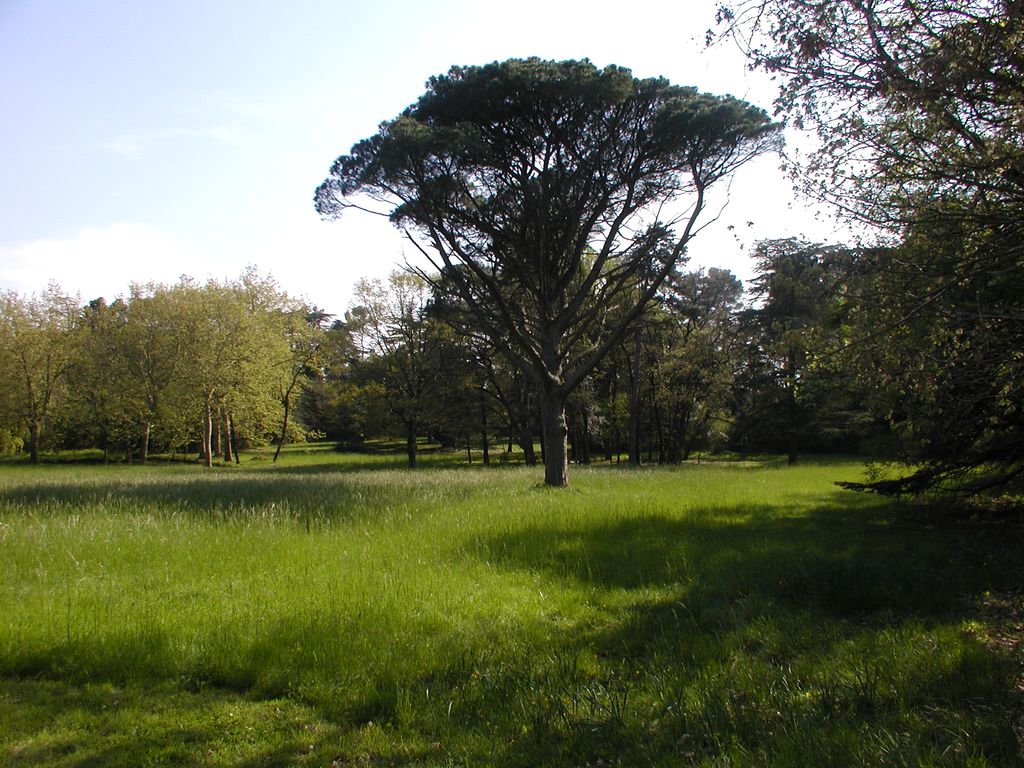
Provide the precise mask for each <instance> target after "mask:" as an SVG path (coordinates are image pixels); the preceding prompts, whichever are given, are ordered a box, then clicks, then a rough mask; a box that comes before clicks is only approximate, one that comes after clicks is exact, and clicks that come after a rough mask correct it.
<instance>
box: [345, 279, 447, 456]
mask: <svg viewBox="0 0 1024 768" xmlns="http://www.w3.org/2000/svg"><path fill="white" fill-rule="evenodd" d="M354 293H355V301H356V302H357V304H358V307H359V310H360V311H359V312H358V313H353V318H358V319H359V323H358V324H354V325H353V331H354V333H355V335H356V337H357V339H358V341H357V345H358V346H359V348H360V350H361V352H362V366H363V367H364V368H369V369H370V370H371V371H372V372H373V377H372V378H373V380H374V381H375V382H376V383H377V384H379V386H380V389H379V393H380V396H381V397H382V398H383V399H384V400H385V402H386V403H387V406H388V409H389V410H390V411H391V413H392V414H393V415H394V416H395V418H396V419H398V421H399V422H400V423H401V424H402V427H403V429H404V432H405V438H406V458H407V460H408V464H409V466H410V467H414V466H416V454H417V450H416V439H417V436H418V435H419V434H420V432H421V429H422V427H423V426H424V424H425V422H426V421H427V420H428V417H427V415H428V413H429V412H430V410H431V407H432V406H433V405H434V404H436V403H437V402H438V401H439V400H440V399H441V398H442V395H443V391H444V389H445V386H444V382H443V379H444V377H445V372H444V370H443V368H442V366H441V362H442V361H441V356H440V351H441V347H442V345H443V341H444V334H443V332H442V331H441V329H440V327H439V324H438V323H436V322H435V321H433V320H432V319H431V318H430V317H429V316H428V314H427V309H428V305H429V302H430V297H431V290H430V285H429V284H428V283H427V282H426V281H425V280H423V279H422V278H420V277H419V276H417V275H414V274H410V273H405V272H392V273H391V275H390V277H389V278H388V282H387V285H385V284H384V283H383V282H381V281H380V280H365V279H364V280H360V281H359V282H357V283H356V286H355V291H354Z"/></svg>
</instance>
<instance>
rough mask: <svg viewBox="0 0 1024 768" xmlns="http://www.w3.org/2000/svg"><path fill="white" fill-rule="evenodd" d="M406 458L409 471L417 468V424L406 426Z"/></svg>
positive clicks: (412, 423) (407, 424) (410, 423)
mask: <svg viewBox="0 0 1024 768" xmlns="http://www.w3.org/2000/svg"><path fill="white" fill-rule="evenodd" d="M405 456H406V461H407V463H408V465H409V469H413V468H415V466H416V422H406V424H405Z"/></svg>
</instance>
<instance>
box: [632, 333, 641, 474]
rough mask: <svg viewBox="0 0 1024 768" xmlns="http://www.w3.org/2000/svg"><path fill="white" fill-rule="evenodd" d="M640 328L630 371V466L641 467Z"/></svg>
mask: <svg viewBox="0 0 1024 768" xmlns="http://www.w3.org/2000/svg"><path fill="white" fill-rule="evenodd" d="M641 341H642V339H641V333H640V328H639V326H638V327H637V329H636V331H635V332H634V334H633V360H632V361H631V362H632V365H631V366H630V371H629V466H631V467H639V466H640V351H641Z"/></svg>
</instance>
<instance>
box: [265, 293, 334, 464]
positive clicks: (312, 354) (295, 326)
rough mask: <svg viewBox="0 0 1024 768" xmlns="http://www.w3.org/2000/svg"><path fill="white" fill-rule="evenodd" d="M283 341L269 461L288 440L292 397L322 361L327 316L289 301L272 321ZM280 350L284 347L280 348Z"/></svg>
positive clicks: (279, 451) (275, 459)
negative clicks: (278, 412) (277, 426)
mask: <svg viewBox="0 0 1024 768" xmlns="http://www.w3.org/2000/svg"><path fill="white" fill-rule="evenodd" d="M276 319H277V320H278V322H279V324H280V328H281V331H282V333H283V335H284V337H285V339H286V341H287V351H288V356H287V357H286V358H281V359H279V360H277V361H276V364H277V366H278V367H279V368H280V373H279V376H278V393H279V399H280V401H281V406H282V417H281V435H280V437H279V438H278V441H277V448H276V449H275V450H274V458H273V461H275V462H276V461H277V457H278V456H279V455H280V454H281V448H282V447H283V446H284V443H285V440H286V439H287V437H288V419H289V416H290V415H291V410H292V402H293V396H294V395H295V393H296V390H297V388H298V387H299V385H300V382H301V381H303V380H304V379H306V378H308V377H309V376H311V375H316V373H317V369H318V368H320V367H321V366H322V365H323V362H324V349H323V345H324V324H325V323H326V322H327V321H328V320H329V319H330V315H328V314H326V313H324V312H323V311H321V310H319V309H317V308H315V307H309V306H306V305H304V304H301V303H295V302H291V303H290V304H289V306H287V307H285V308H283V309H282V310H281V311H280V312H279V313H278V314H277V318H276ZM282 351H284V348H282Z"/></svg>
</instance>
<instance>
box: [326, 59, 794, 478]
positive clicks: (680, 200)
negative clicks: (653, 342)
mask: <svg viewBox="0 0 1024 768" xmlns="http://www.w3.org/2000/svg"><path fill="white" fill-rule="evenodd" d="M777 140H778V139H777V131H776V126H774V125H773V124H772V123H771V121H770V120H769V118H768V116H767V115H766V114H765V113H764V112H763V111H762V110H760V109H757V108H755V107H753V106H751V105H749V104H747V103H745V102H742V101H739V100H737V99H734V98H731V97H719V96H712V95H708V94H703V93H699V92H698V91H696V90H695V89H693V88H683V87H678V86H674V85H671V84H670V83H668V82H667V81H665V80H663V79H646V80H640V79H637V78H634V77H633V75H632V74H631V73H630V71H629V70H626V69H623V68H620V67H614V66H609V67H606V68H604V69H598V68H597V67H595V66H594V65H592V64H591V63H590V62H588V61H566V62H552V61H541V60H538V59H527V60H510V61H505V62H501V63H493V64H489V65H486V66H482V67H453V68H452V69H451V70H450V71H449V72H448V74H446V75H441V76H438V77H434V78H431V80H430V81H429V82H428V84H427V91H426V93H425V94H424V95H423V96H422V97H420V99H419V100H418V101H417V102H416V103H415V104H413V105H411V106H410V107H408V108H407V109H406V110H405V111H403V112H402V114H400V115H399V116H398V117H396V118H395V119H393V120H389V121H387V122H385V123H383V124H382V125H381V127H380V130H379V132H378V133H377V134H376V135H375V136H372V137H370V138H368V139H365V140H363V141H361V142H359V143H357V144H356V145H355V146H354V147H353V148H352V149H351V151H350V153H349V154H347V155H343V156H342V157H340V158H338V160H337V161H336V162H335V163H334V165H333V167H332V168H331V172H330V175H329V177H328V178H327V179H326V180H325V181H324V182H323V184H322V185H321V186H320V187H319V188H318V189H317V192H316V206H317V210H318V211H319V212H320V213H321V215H323V216H327V217H334V216H338V215H340V214H341V213H342V212H343V211H344V210H346V209H347V208H350V207H364V208H370V209H374V208H375V207H376V206H375V205H374V203H376V204H377V205H383V206H384V207H385V210H384V211H381V210H377V212H379V213H387V214H388V215H390V217H391V219H392V221H393V222H394V223H395V224H396V225H398V226H399V227H401V228H403V229H404V230H405V232H406V233H407V235H408V237H409V239H410V241H411V242H413V243H414V244H415V245H416V247H418V248H419V249H420V250H421V251H422V253H423V254H424V255H425V256H426V258H427V259H429V260H430V261H431V263H432V264H433V265H434V267H435V268H436V269H437V270H438V271H440V272H441V273H442V274H443V275H444V276H445V278H446V279H445V284H446V285H449V286H452V287H453V289H454V290H455V292H456V293H457V294H458V297H459V298H460V299H461V300H462V301H463V302H465V304H466V306H468V307H469V308H470V311H472V313H473V315H474V317H475V320H476V323H477V324H478V325H479V327H480V329H481V330H482V331H483V332H484V333H486V334H487V336H488V337H489V338H490V339H491V341H492V343H493V344H494V345H495V346H496V347H497V348H498V349H500V350H501V351H503V352H504V353H505V354H506V355H507V356H508V357H509V359H510V360H512V361H513V362H514V364H516V365H518V366H519V367H521V368H522V369H523V371H524V373H526V374H527V375H528V376H529V377H530V378H531V379H532V381H533V384H534V387H535V389H536V391H537V393H538V403H539V406H540V411H541V421H542V432H543V434H542V439H543V446H544V463H545V483H547V484H548V485H555V486H563V485H566V484H567V478H566V469H567V453H566V435H567V428H566V420H565V403H566V399H567V398H568V396H569V394H570V393H571V392H572V391H573V390H574V389H575V388H576V387H577V386H578V385H579V384H580V382H581V381H582V380H583V378H584V377H585V376H586V375H587V374H588V373H589V372H590V371H591V370H592V369H593V368H594V366H595V365H596V364H597V363H598V361H600V359H601V358H602V357H603V356H604V355H605V354H606V353H607V352H608V350H609V349H611V348H612V347H613V346H614V345H615V344H617V343H618V342H619V340H620V338H621V337H622V335H623V333H624V332H625V329H626V328H627V327H629V325H630V324H631V323H632V322H633V321H634V320H635V319H636V318H637V317H638V316H639V315H640V314H641V312H642V311H643V309H644V307H645V305H646V304H647V303H648V301H649V300H650V299H651V297H652V296H654V294H655V293H656V292H657V290H658V288H659V287H660V286H661V284H662V282H663V281H664V279H665V277H666V275H668V274H669V273H670V272H671V271H672V270H673V268H675V267H676V266H677V265H678V264H679V263H680V261H681V260H682V259H683V258H684V254H685V250H686V246H687V243H688V242H689V241H690V238H691V237H693V235H694V234H695V233H696V231H697V228H698V227H697V222H698V217H699V215H700V213H701V211H702V210H703V208H704V206H705V203H706V193H707V190H708V188H709V187H710V186H711V185H712V184H714V183H715V182H716V181H718V180H720V179H722V178H723V177H725V176H727V175H728V174H730V173H731V172H732V171H733V170H735V169H736V168H737V167H738V166H739V165H741V164H742V163H744V162H746V161H747V160H749V159H751V158H752V157H754V156H756V155H758V154H760V153H763V152H765V151H767V150H769V149H771V148H773V147H774V146H775V145H776V143H777ZM637 286H643V287H642V289H641V290H638V289H637ZM613 318H614V319H613ZM601 326H606V327H604V328H600V327H601ZM595 328H599V329H600V331H601V332H595Z"/></svg>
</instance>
